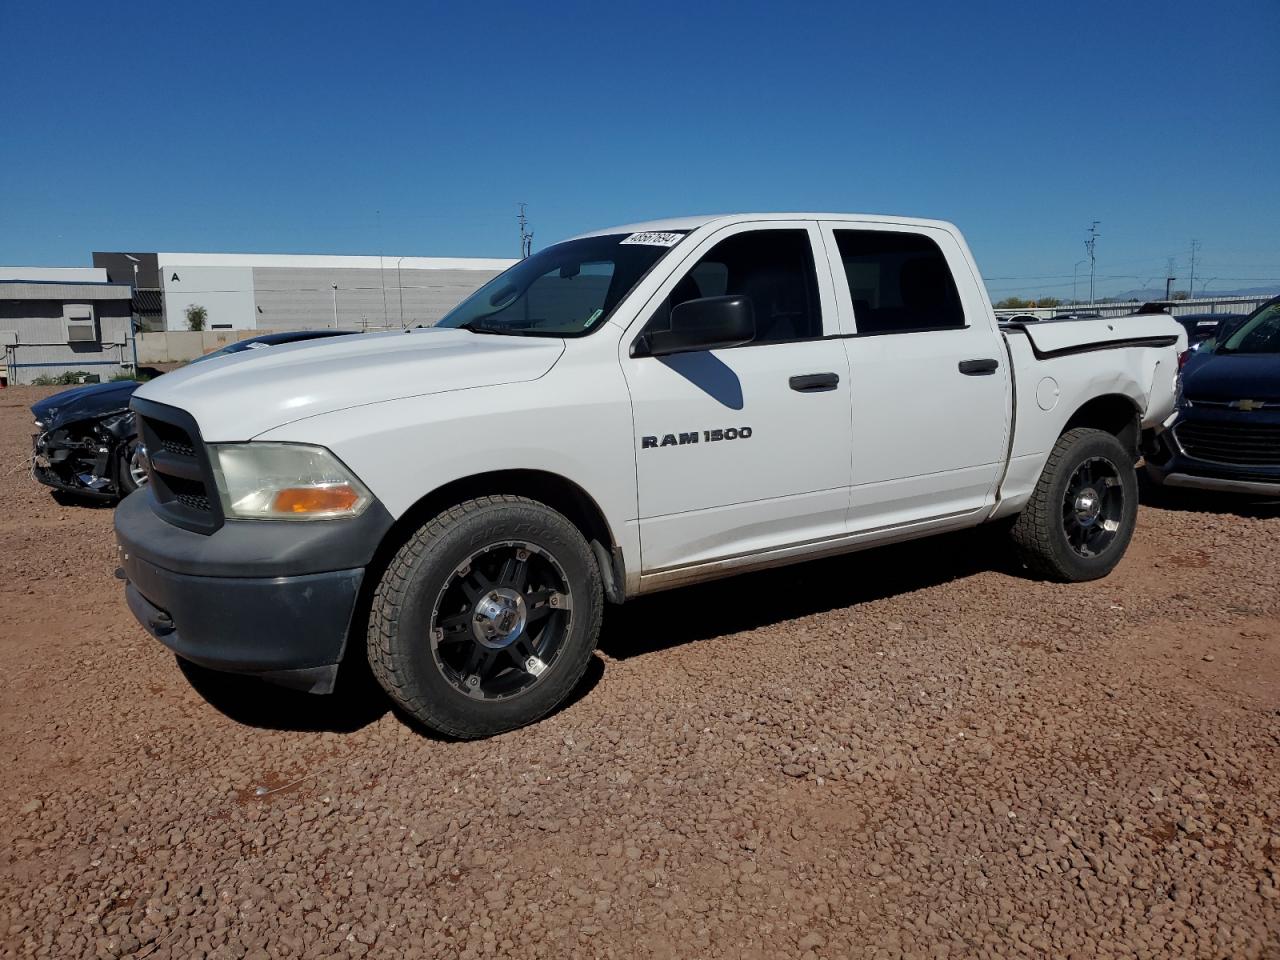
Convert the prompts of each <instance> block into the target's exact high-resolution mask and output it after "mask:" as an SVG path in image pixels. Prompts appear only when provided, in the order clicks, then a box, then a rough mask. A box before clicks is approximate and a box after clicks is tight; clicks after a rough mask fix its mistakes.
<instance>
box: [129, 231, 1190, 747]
mask: <svg viewBox="0 0 1280 960" xmlns="http://www.w3.org/2000/svg"><path fill="white" fill-rule="evenodd" d="M980 277H981V275H980V274H979V272H978V269H977V267H976V265H975V263H974V261H973V258H972V256H971V255H970V253H969V250H968V248H967V246H966V245H965V242H964V240H963V239H962V237H961V235H960V233H959V232H958V231H957V230H956V229H955V227H953V226H951V225H950V224H947V223H942V222H938V221H930V220H913V219H903V218H898V217H882V216H857V215H847V214H766V215H737V216H717V217H692V218H684V219H673V220H664V221H660V222H653V223H644V224H636V225H632V226H624V227H617V228H613V229H609V230H602V231H599V232H596V233H590V234H586V235H583V236H579V237H576V238H574V239H571V240H567V241H565V242H563V243H557V244H555V245H554V246H551V247H548V248H546V249H545V250H542V251H540V252H538V253H536V254H534V255H532V256H530V257H528V258H527V259H525V260H522V261H521V262H520V263H518V264H516V265H515V266H513V267H512V268H511V269H509V270H508V271H507V272H506V273H504V274H502V275H500V276H499V277H497V278H495V279H494V280H492V281H490V282H489V283H487V284H485V286H483V287H482V288H480V289H479V290H478V291H477V292H476V293H474V294H473V295H472V296H471V297H469V298H468V299H467V300H465V301H464V302H463V303H462V304H460V305H459V306H458V307H457V308H455V309H454V310H453V311H452V312H451V313H449V314H448V315H447V316H446V317H445V318H444V319H443V320H441V321H440V323H439V324H438V325H436V326H435V327H432V328H429V329H414V330H409V331H407V332H392V333H386V334H380V335H366V336H363V337H350V338H345V337H344V338H337V339H335V340H333V341H332V342H325V343H320V344H308V345H306V346H304V347H297V348H295V347H289V346H286V347H279V348H276V349H273V350H270V351H265V352H263V353H262V354H261V355H254V354H249V355H245V356H239V357H226V358H223V359H220V360H215V361H212V362H209V363H204V364H199V365H196V366H193V367H190V368H188V369H186V370H181V371H178V372H175V373H171V374H169V375H167V376H165V377H162V378H160V379H159V380H156V381H153V382H152V383H149V384H146V385H144V386H143V387H141V388H140V389H139V390H138V392H137V393H136V394H135V395H134V399H133V409H134V411H135V412H136V414H137V419H138V423H139V429H140V431H141V438H142V441H143V444H144V445H145V447H146V450H147V455H148V462H147V469H148V473H149V477H150V479H151V482H150V484H149V485H148V486H146V487H144V488H143V489H142V490H139V491H138V492H137V493H135V494H133V495H131V496H129V497H128V498H126V499H125V500H124V501H123V503H122V504H121V505H120V506H119V508H118V509H117V511H116V518H115V525H116V532H117V538H118V541H119V547H120V556H121V560H122V567H123V576H124V578H125V579H126V581H127V583H126V596H127V599H128V602H129V605H130V607H131V608H132V610H133V612H134V614H135V615H136V616H137V618H138V620H139V621H140V622H141V623H142V624H143V625H144V626H145V627H146V628H147V630H148V631H150V632H151V633H152V634H153V635H154V636H155V637H157V638H158V639H159V640H160V641H161V642H162V643H164V644H165V645H167V646H168V647H169V648H171V649H172V650H173V651H174V652H175V653H176V654H177V655H178V656H179V657H182V658H185V659H187V660H190V661H193V662H195V663H197V664H202V665H204V666H206V667H210V668H213V669H215V670H223V671H230V672H238V673H247V674H255V675H258V676H261V677H264V678H266V679H268V680H273V681H276V682H280V683H284V684H287V685H292V686H295V687H300V688H303V689H307V690H311V691H313V692H320V693H323V692H328V691H330V690H331V689H332V688H333V684H334V682H335V679H336V676H337V672H338V666H339V664H340V663H341V662H342V661H343V657H344V655H346V654H347V653H348V648H351V651H350V652H351V653H352V654H353V655H365V656H367V657H368V661H369V663H370V665H371V667H372V670H373V673H374V674H375V676H377V678H378V679H379V680H380V682H381V683H382V685H383V686H384V687H385V689H386V691H387V693H388V694H389V695H390V697H391V698H392V700H393V701H394V702H395V703H397V704H398V705H399V706H400V707H401V708H403V709H404V710H405V711H407V712H408V713H409V714H411V715H412V716H414V717H416V718H417V719H418V720H420V721H421V722H422V723H424V724H426V725H428V726H429V727H432V728H435V729H437V730H439V731H443V732H445V733H447V734H450V735H454V736H458V737H479V736H486V735H490V734H494V733H497V732H500V731H503V730H507V729H510V728H512V727H515V726H518V725H521V724H525V723H529V722H532V721H534V720H536V719H538V718H539V717H541V716H543V715H544V714H546V713H547V712H548V711H549V710H551V709H553V708H554V707H555V706H556V705H557V704H558V703H560V702H561V701H563V700H564V699H565V698H566V697H567V696H568V695H569V693H570V692H571V690H572V689H573V687H574V686H575V684H576V683H577V682H578V680H579V679H580V677H581V676H582V673H583V671H584V669H585V668H586V665H587V663H588V662H589V660H590V658H591V656H592V651H593V650H594V648H595V645H596V639H597V634H598V632H599V630H600V620H601V612H602V608H603V605H604V603H605V601H606V600H608V601H611V602H613V603H622V602H623V601H625V600H628V599H630V598H632V597H636V596H640V595H642V594H646V593H650V592H653V591H656V590H662V589H666V588H668V587H675V586H679V585H682V584H690V583H695V582H697V581H701V580H707V579H709V578H713V577H719V576H724V575H728V574H733V573H737V572H739V571H745V570H752V569H758V568H761V567H768V566H773V565H778V564H784V563H791V562H794V561H799V560H805V559H808V558H812V557H819V556H824V555H829V554H834V553H840V552H844V551H850V550H857V549H861V548H864V547H870V546H874V545H876V544H883V543H890V542H893V541H898V540H905V539H908V538H913V537H922V536H927V535H929V534H934V533H940V532H943V531H948V530H956V529H959V528H963V527H972V526H976V525H978V524H983V523H991V522H996V521H1002V520H1003V521H1005V522H1007V523H1008V525H1009V527H1010V530H1011V535H1012V544H1013V547H1014V548H1015V549H1016V550H1017V551H1018V553H1019V554H1020V556H1021V557H1022V559H1023V560H1024V561H1025V564H1026V566H1027V567H1028V568H1030V570H1031V571H1033V572H1034V573H1035V574H1037V575H1041V576H1045V577H1049V578H1053V579H1057V580H1063V581H1080V580H1088V579H1092V578H1096V577H1101V576H1103V575H1105V574H1106V573H1108V572H1109V571H1110V570H1111V569H1112V568H1113V567H1114V566H1115V564H1116V563H1117V561H1119V559H1120V557H1121V555H1122V554H1123V552H1124V550H1125V547H1126V546H1127V544H1128V542H1129V538H1130V536H1131V534H1132V532H1133V526H1134V521H1135V517H1136V513H1137V485H1136V478H1135V473H1134V463H1135V459H1136V457H1137V451H1138V450H1139V445H1140V443H1141V441H1142V439H1143V437H1144V434H1145V433H1146V432H1148V431H1154V430H1158V429H1161V428H1162V427H1163V426H1164V425H1165V424H1166V421H1168V420H1169V419H1170V418H1171V415H1172V414H1173V412H1174V402H1175V392H1176V386H1177V377H1178V355H1179V353H1180V352H1181V351H1182V350H1183V349H1184V348H1185V345H1186V334H1185V332H1184V331H1183V330H1182V328H1181V327H1180V326H1179V325H1178V324H1177V323H1175V322H1174V321H1173V320H1172V319H1171V318H1170V317H1168V316H1163V315H1152V316H1141V317H1127V318H1122V319H1111V320H1108V319H1094V320H1079V321H1068V322H1061V323H1036V324H1027V325H1025V326H1019V325H1016V324H1015V325H1009V326H1006V327H1003V328H1002V327H1001V326H1000V325H998V324H997V321H996V318H995V315H994V313H993V311H992V308H991V304H990V302H989V300H988V297H987V292H986V290H985V288H984V286H983V284H982V282H981V279H980Z"/></svg>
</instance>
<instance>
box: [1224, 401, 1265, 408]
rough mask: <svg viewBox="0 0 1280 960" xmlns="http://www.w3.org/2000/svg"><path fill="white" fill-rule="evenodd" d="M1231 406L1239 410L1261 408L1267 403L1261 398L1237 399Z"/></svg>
mask: <svg viewBox="0 0 1280 960" xmlns="http://www.w3.org/2000/svg"><path fill="white" fill-rule="evenodd" d="M1229 406H1232V407H1234V408H1235V409H1237V410H1261V409H1262V408H1263V407H1265V406H1266V404H1265V403H1263V402H1262V401H1261V400H1235V401H1232V402H1231V403H1230V404H1229Z"/></svg>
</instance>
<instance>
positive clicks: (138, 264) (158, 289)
mask: <svg viewBox="0 0 1280 960" xmlns="http://www.w3.org/2000/svg"><path fill="white" fill-rule="evenodd" d="M93 259H94V264H95V265H98V266H102V267H104V268H105V269H106V270H107V271H108V273H109V274H110V275H111V279H112V280H116V281H124V282H133V283H134V285H135V286H136V287H137V288H138V290H139V297H140V298H142V297H145V296H146V295H147V294H148V292H150V293H151V295H152V298H157V295H158V304H157V306H158V307H159V310H158V311H157V313H158V316H157V317H156V318H155V320H156V321H159V322H153V323H148V324H146V325H147V326H148V327H149V328H150V327H153V326H154V327H155V328H159V329H164V330H186V329H188V326H187V309H188V308H189V307H193V306H199V307H204V309H205V311H206V312H207V319H206V320H205V329H206V330H298V329H304V328H305V329H313V328H319V327H342V328H345V329H387V328H392V329H399V328H401V327H412V326H416V325H418V324H424V325H430V324H432V323H435V322H436V321H437V320H439V319H440V318H441V317H442V316H444V314H445V313H447V312H448V311H449V310H450V309H451V308H452V307H454V306H455V305H456V304H457V303H458V302H459V301H461V300H463V299H464V298H466V297H467V296H468V295H469V294H471V293H472V292H473V291H475V290H476V288H477V287H480V286H481V285H482V284H484V283H485V282H486V281H487V280H489V279H490V278H492V277H494V276H496V275H497V274H499V273H501V272H502V271H503V270H505V269H506V268H507V267H509V266H511V265H512V264H513V263H514V262H515V261H514V260H501V259H488V258H467V257H407V256H405V257H400V256H395V257H392V256H308V255H295V254H242V253H128V254H126V253H95V254H94V255H93ZM139 313H140V314H141V313H143V311H142V310H139Z"/></svg>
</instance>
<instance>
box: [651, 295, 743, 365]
mask: <svg viewBox="0 0 1280 960" xmlns="http://www.w3.org/2000/svg"><path fill="white" fill-rule="evenodd" d="M755 335H756V315H755V307H754V306H753V305H752V303H751V298H750V297H747V296H743V295H742V294H740V293H735V294H730V295H729V296H725V297H702V298H700V299H697V300H686V301H685V302H684V303H680V304H676V306H674V307H672V309H671V329H670V330H654V331H652V332H651V333H647V334H645V335H644V337H643V340H642V342H641V343H638V344H637V347H638V348H640V349H638V350H637V351H636V355H637V356H642V355H647V356H651V357H661V356H666V355H667V354H672V353H688V352H690V351H693V350H717V349H720V348H722V347H737V346H741V345H742V344H744V343H750V342H751V341H752V340H754V339H755Z"/></svg>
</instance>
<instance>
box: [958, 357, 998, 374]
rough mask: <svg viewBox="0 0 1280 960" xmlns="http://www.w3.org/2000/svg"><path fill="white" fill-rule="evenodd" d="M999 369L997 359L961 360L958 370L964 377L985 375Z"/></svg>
mask: <svg viewBox="0 0 1280 960" xmlns="http://www.w3.org/2000/svg"><path fill="white" fill-rule="evenodd" d="M998 369H1000V361H998V360H961V361H960V372H961V373H963V374H964V375H965V376H966V377H987V376H990V375H991V374H993V373H995V372H996V371H997V370H998Z"/></svg>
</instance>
